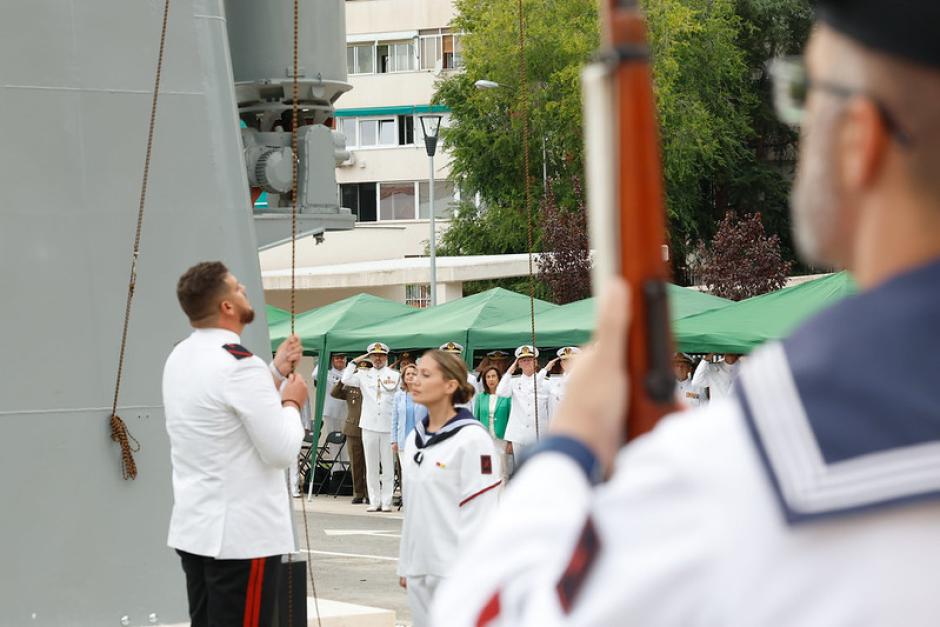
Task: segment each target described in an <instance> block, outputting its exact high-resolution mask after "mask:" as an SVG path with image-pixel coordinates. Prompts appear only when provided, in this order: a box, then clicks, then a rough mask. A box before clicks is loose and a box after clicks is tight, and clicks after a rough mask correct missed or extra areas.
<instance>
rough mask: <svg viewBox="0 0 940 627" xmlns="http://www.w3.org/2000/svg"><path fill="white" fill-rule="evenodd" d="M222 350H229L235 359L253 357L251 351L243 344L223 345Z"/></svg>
mask: <svg viewBox="0 0 940 627" xmlns="http://www.w3.org/2000/svg"><path fill="white" fill-rule="evenodd" d="M222 348H224V349H225V350H227V351H228V352H229V353H230V354H231V355H232V357H234V358H235V359H244V358H245V357H251V351H250V350H248V349H247V348H245V347H244V346H242V345H241V344H223V345H222Z"/></svg>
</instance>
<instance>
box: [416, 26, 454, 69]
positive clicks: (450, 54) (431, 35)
mask: <svg viewBox="0 0 940 627" xmlns="http://www.w3.org/2000/svg"><path fill="white" fill-rule="evenodd" d="M424 33H425V34H422V35H421V36H420V40H419V41H420V47H419V49H418V52H419V53H420V56H421V69H422V70H440V69H446V70H452V69H455V68H459V67H462V66H463V58H462V57H461V55H460V35H454V34H452V33H448V32H446V31H445V30H438V31H436V32H435V31H424Z"/></svg>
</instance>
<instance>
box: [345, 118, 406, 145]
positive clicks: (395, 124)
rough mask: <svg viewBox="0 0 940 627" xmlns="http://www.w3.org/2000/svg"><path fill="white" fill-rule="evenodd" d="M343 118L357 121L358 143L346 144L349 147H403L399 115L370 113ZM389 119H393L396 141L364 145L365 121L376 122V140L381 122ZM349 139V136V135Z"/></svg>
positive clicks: (393, 133)
mask: <svg viewBox="0 0 940 627" xmlns="http://www.w3.org/2000/svg"><path fill="white" fill-rule="evenodd" d="M341 119H343V120H355V122H356V143H355V145H354V144H347V145H346V147H347V148H354V149H356V150H385V149H388V148H401V147H402V146H399V145H398V116H397V115H378V116H376V115H370V116H363V117H353V116H346V117H343V118H341ZM389 121H391V123H392V125H393V129H394V130H393V132H392V137H393V139H394V143H392V144H378V143H376V144H369V145H367V146H366V145H363V143H362V123H363V122H375V123H376V128H375V139H376V141H378V139H379V136H380V133H379V127H380V126H381V123H382V122H389ZM347 139H349V138H348V137H347Z"/></svg>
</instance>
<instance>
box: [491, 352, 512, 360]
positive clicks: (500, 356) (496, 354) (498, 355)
mask: <svg viewBox="0 0 940 627" xmlns="http://www.w3.org/2000/svg"><path fill="white" fill-rule="evenodd" d="M486 356H487V357H489V358H490V359H506V358H507V357H509V353H507V352H506V351H490V352H488V353H487V354H486Z"/></svg>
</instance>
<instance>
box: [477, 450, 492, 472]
mask: <svg viewBox="0 0 940 627" xmlns="http://www.w3.org/2000/svg"><path fill="white" fill-rule="evenodd" d="M480 473H481V474H484V475H492V474H493V458H492V457H490V456H489V455H480Z"/></svg>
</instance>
